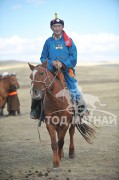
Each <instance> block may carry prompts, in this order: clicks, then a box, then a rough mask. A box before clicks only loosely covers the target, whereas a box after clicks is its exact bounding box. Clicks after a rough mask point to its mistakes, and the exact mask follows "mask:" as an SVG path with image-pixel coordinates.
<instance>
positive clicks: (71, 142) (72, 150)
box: [69, 124, 75, 158]
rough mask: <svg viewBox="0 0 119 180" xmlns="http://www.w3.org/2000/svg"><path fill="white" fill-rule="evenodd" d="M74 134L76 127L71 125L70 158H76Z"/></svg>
mask: <svg viewBox="0 0 119 180" xmlns="http://www.w3.org/2000/svg"><path fill="white" fill-rule="evenodd" d="M74 133H75V126H74V125H73V124H71V126H70V128H69V135H70V145H69V157H70V158H74V156H75V154H74Z"/></svg>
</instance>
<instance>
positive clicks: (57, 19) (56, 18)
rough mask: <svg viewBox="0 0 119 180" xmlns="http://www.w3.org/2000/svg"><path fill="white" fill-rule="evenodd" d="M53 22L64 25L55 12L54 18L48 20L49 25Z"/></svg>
mask: <svg viewBox="0 0 119 180" xmlns="http://www.w3.org/2000/svg"><path fill="white" fill-rule="evenodd" d="M54 24H62V25H63V26H64V21H63V20H61V19H59V18H58V17H57V13H55V19H53V20H52V21H51V22H50V27H52V25H54Z"/></svg>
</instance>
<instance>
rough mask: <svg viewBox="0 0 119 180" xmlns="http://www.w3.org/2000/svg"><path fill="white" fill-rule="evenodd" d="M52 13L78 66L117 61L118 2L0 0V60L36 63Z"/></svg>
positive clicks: (118, 33) (48, 31) (104, 0)
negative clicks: (72, 44)
mask: <svg viewBox="0 0 119 180" xmlns="http://www.w3.org/2000/svg"><path fill="white" fill-rule="evenodd" d="M55 12H57V13H58V17H59V18H61V19H63V20H64V22H65V27H64V30H65V31H66V32H67V34H68V35H69V36H70V37H71V38H72V39H73V40H74V42H75V44H76V46H77V50H78V63H83V62H88V63H89V62H97V61H119V52H118V51H119V0H73V1H72V0H70V1H69V0H60V1H56V0H0V60H8V59H16V60H22V61H34V62H39V61H40V60H39V58H40V54H41V51H42V47H43V44H44V42H45V40H46V39H47V38H48V37H50V36H51V35H52V31H51V29H50V25H49V24H50V21H51V20H52V19H53V18H54V13H55Z"/></svg>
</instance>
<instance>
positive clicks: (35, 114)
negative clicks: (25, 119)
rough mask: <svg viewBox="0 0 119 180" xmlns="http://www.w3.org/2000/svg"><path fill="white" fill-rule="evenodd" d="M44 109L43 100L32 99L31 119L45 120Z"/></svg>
mask: <svg viewBox="0 0 119 180" xmlns="http://www.w3.org/2000/svg"><path fill="white" fill-rule="evenodd" d="M41 111H42V100H35V99H32V104H31V112H30V118H31V119H39V118H40V119H41V121H43V120H44V113H43V111H42V112H41Z"/></svg>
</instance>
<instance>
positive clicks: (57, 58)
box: [30, 13, 89, 119]
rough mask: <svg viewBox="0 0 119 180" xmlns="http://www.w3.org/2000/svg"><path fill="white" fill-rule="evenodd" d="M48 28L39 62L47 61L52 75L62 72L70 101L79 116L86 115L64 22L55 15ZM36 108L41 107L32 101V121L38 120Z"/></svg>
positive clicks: (72, 47)
mask: <svg viewBox="0 0 119 180" xmlns="http://www.w3.org/2000/svg"><path fill="white" fill-rule="evenodd" d="M50 28H51V30H52V31H53V34H52V36H51V37H50V38H48V39H47V40H46V41H45V44H44V46H43V50H42V54H41V58H40V60H41V62H42V63H43V62H45V61H46V59H48V63H47V68H48V69H49V70H50V71H51V72H52V73H55V72H56V71H57V70H59V69H60V70H61V71H62V73H63V75H64V78H65V82H66V86H67V87H68V89H69V91H70V94H71V97H72V100H73V102H74V103H75V104H76V106H77V107H78V113H79V115H80V116H83V115H88V114H89V112H88V110H87V105H86V103H85V101H84V99H83V96H82V94H81V93H80V92H79V90H78V82H77V80H76V79H75V69H74V67H75V66H76V64H77V48H76V46H75V44H74V42H73V40H72V39H71V38H70V37H68V35H67V34H66V32H65V31H64V30H63V29H64V21H63V20H61V19H59V18H58V17H57V14H56V13H55V19H53V20H52V21H51V22H50ZM38 106H41V103H40V102H39V101H36V100H32V105H31V113H30V116H31V118H32V119H38V118H39V111H38ZM39 110H40V108H39Z"/></svg>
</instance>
